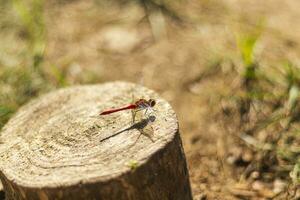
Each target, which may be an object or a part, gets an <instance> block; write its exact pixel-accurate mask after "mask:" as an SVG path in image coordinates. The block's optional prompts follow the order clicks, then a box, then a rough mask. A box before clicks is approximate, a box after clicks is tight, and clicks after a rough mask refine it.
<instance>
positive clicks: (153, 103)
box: [149, 99, 156, 107]
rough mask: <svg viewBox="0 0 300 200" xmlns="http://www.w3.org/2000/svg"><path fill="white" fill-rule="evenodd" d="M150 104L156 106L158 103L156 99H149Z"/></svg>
mask: <svg viewBox="0 0 300 200" xmlns="http://www.w3.org/2000/svg"><path fill="white" fill-rule="evenodd" d="M149 104H150V106H151V107H154V106H155V104H156V101H155V100H154V99H149Z"/></svg>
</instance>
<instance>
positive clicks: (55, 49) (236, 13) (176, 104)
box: [45, 0, 300, 200]
mask: <svg viewBox="0 0 300 200" xmlns="http://www.w3.org/2000/svg"><path fill="white" fill-rule="evenodd" d="M165 2H166V3H168V2H169V1H165ZM169 3H170V2H169ZM167 8H169V9H170V10H171V11H170V10H168V11H165V10H164V9H163V8H160V9H154V8H153V7H152V6H151V5H150V6H147V5H146V6H145V7H143V6H142V5H140V4H138V3H136V1H132V2H131V1H130V2H125V1H124V2H123V1H108V2H106V1H100V0H94V1H92V0H85V1H79V0H72V1H71V0H64V1H54V0H52V1H47V3H46V7H45V12H46V13H45V19H46V27H47V47H46V58H45V63H46V64H49V65H50V64H51V65H56V66H59V67H61V68H65V69H66V70H67V73H68V74H70V75H71V77H73V78H74V79H70V81H74V83H78V82H79V83H80V82H93V83H94V82H98V83H99V82H101V83H102V82H108V81H114V80H125V81H130V82H135V83H141V84H143V85H145V86H146V87H149V88H151V89H153V90H155V91H157V92H158V93H160V94H161V96H162V97H163V98H165V99H166V100H168V101H169V102H170V103H171V105H172V106H173V108H174V110H175V111H176V113H177V114H178V119H179V124H180V132H181V137H182V140H183V144H184V149H185V153H186V157H187V161H188V165H189V173H190V181H191V186H192V190H193V195H194V198H195V199H202V200H203V199H223V200H224V199H271V198H273V199H289V198H290V199H293V198H297V197H296V195H294V196H292V195H290V193H289V192H288V191H287V190H286V189H281V188H288V185H289V183H288V180H287V179H284V180H282V179H280V178H279V177H276V176H275V175H274V174H271V176H273V177H272V178H271V181H266V180H265V179H261V178H260V177H261V176H260V173H261V172H259V171H258V172H252V173H251V174H250V175H247V177H246V178H244V175H245V173H246V171H247V166H249V164H250V163H251V161H252V160H253V159H254V157H255V156H256V155H255V152H253V151H252V150H251V148H249V147H247V145H245V144H244V143H243V142H242V141H241V139H240V138H239V137H237V136H236V135H237V134H239V131H240V129H239V126H238V125H237V124H238V118H237V117H236V116H234V117H227V116H226V112H225V114H224V109H223V108H224V107H226V106H228V105H227V104H228V102H226V101H223V100H222V98H221V97H222V96H228V95H230V94H231V92H232V87H231V86H232V85H233V84H234V82H238V81H239V78H238V76H237V73H236V74H235V73H232V72H231V70H232V67H233V66H240V63H241V60H240V55H239V52H238V50H237V47H236V38H235V36H236V34H238V33H240V32H244V31H246V32H247V31H248V30H249V29H253V27H255V26H256V24H257V23H258V22H260V21H263V24H264V25H263V26H264V29H263V33H262V36H261V38H260V39H259V43H258V46H257V49H256V54H257V59H258V60H259V62H261V63H264V64H265V65H269V66H275V67H276V65H277V64H278V62H280V61H282V60H285V59H289V60H295V61H296V62H299V57H300V35H299V33H300V23H299V19H300V12H299V8H300V1H298V0H286V1H280V0H272V1H271V0H267V1H260V0H252V1H246V0H239V1H236V0H229V1H225V0H222V1H217V0H209V1H208V0H204V1H196V0H192V1H186V2H182V1H174V3H172V4H171V3H170V4H169V5H168V4H167ZM145 10H146V13H147V15H145ZM173 12H174V13H173ZM215 69H216V70H215ZM85 71H89V75H86V74H87V73H84V72H85ZM83 74H85V75H84V76H82V75H83ZM90 80H92V81H90ZM93 80H95V81H93ZM99 80H100V81H99ZM224 105H225V106H224ZM229 106H230V105H229ZM229 116H230V115H229ZM297 194H298V195H299V191H298V193H297Z"/></svg>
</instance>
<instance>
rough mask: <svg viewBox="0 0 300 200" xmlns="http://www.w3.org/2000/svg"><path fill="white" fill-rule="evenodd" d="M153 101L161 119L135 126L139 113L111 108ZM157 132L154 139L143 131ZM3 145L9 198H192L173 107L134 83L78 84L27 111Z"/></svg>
mask: <svg viewBox="0 0 300 200" xmlns="http://www.w3.org/2000/svg"><path fill="white" fill-rule="evenodd" d="M132 93H133V94H134V96H135V97H139V98H145V99H149V98H153V99H156V100H157V104H156V105H155V110H156V111H155V119H154V118H152V119H151V120H150V121H153V122H150V121H149V120H148V118H147V119H144V120H141V121H138V122H135V124H133V125H132V124H131V120H132V118H131V112H130V111H123V112H118V113H114V114H110V115H105V116H100V115H99V113H100V112H101V111H103V110H105V109H108V108H116V107H120V106H124V105H127V104H129V103H131V102H132ZM144 127H148V128H149V127H150V128H151V129H152V130H153V132H152V135H145V134H142V133H143V131H142V130H143V128H144ZM0 140H1V141H2V144H0V159H1V160H0V170H1V172H0V178H1V181H2V183H3V186H4V190H5V195H6V198H7V199H32V200H34V199H42V200H50V199H118V200H121V199H180V200H184V199H192V197H191V190H190V184H189V177H188V171H187V166H186V160H185V156H184V152H183V149H182V144H181V139H180V135H179V131H178V122H177V118H176V115H175V113H174V111H173V110H172V108H171V106H170V105H169V104H168V103H167V102H166V101H165V100H163V99H161V98H160V97H159V96H158V95H157V94H156V93H155V92H153V91H152V90H149V89H147V88H145V87H141V86H138V85H135V84H131V83H125V82H112V83H107V84H102V85H88V86H76V87H70V88H66V89H60V90H57V91H54V92H51V93H49V94H46V95H44V96H42V97H40V98H38V99H36V100H33V101H31V102H30V103H28V104H27V105H25V106H23V107H22V108H21V109H20V110H19V111H18V112H17V114H16V115H15V116H14V117H13V118H12V119H11V120H10V121H9V122H8V123H7V124H6V125H5V127H4V128H3V130H2V132H1V136H0Z"/></svg>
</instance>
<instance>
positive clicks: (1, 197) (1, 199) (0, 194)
mask: <svg viewBox="0 0 300 200" xmlns="http://www.w3.org/2000/svg"><path fill="white" fill-rule="evenodd" d="M0 200H4V190H3V186H2V183H1V181H0Z"/></svg>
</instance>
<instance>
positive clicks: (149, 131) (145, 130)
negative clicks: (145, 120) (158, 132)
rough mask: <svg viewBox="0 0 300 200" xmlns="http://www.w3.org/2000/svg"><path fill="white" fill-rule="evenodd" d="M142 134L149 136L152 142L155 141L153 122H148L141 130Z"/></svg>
mask: <svg viewBox="0 0 300 200" xmlns="http://www.w3.org/2000/svg"><path fill="white" fill-rule="evenodd" d="M139 131H140V132H141V134H143V135H144V136H146V137H147V138H149V139H150V140H151V141H152V142H154V131H153V128H152V126H151V123H149V124H147V126H145V127H144V128H143V129H141V130H139Z"/></svg>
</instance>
